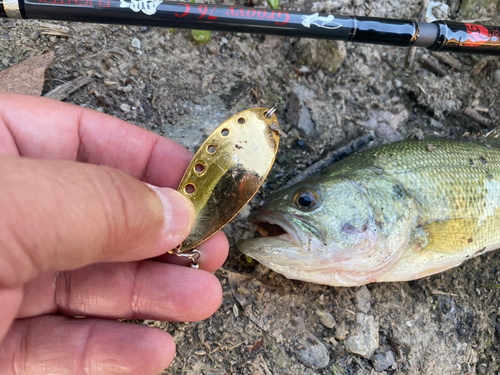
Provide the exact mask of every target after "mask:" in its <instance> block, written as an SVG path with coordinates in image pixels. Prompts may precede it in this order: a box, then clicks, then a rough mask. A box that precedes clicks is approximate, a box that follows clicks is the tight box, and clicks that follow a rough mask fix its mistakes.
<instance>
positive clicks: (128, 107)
mask: <svg viewBox="0 0 500 375" xmlns="http://www.w3.org/2000/svg"><path fill="white" fill-rule="evenodd" d="M120 109H121V110H122V111H123V112H125V113H129V112H130V106H129V105H128V104H126V103H122V104H120Z"/></svg>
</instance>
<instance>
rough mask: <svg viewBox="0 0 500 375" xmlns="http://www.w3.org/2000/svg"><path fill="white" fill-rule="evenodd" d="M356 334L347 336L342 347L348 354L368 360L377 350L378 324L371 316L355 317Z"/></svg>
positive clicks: (359, 314)
mask: <svg viewBox="0 0 500 375" xmlns="http://www.w3.org/2000/svg"><path fill="white" fill-rule="evenodd" d="M355 329H356V333H355V334H353V335H351V336H349V337H348V338H347V339H346V340H345V341H344V345H345V348H346V350H347V351H348V352H351V353H354V354H357V355H360V356H362V357H365V358H370V357H371V356H372V355H373V353H374V352H375V350H377V349H378V323H376V322H375V319H374V318H373V316H371V315H365V314H363V313H358V314H357V315H356V328H355Z"/></svg>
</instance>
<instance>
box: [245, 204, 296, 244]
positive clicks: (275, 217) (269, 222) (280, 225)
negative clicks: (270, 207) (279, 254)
mask: <svg viewBox="0 0 500 375" xmlns="http://www.w3.org/2000/svg"><path fill="white" fill-rule="evenodd" d="M248 221H250V222H251V223H253V224H255V225H256V226H257V231H258V232H259V234H260V235H261V236H262V237H266V238H269V237H273V238H274V239H276V240H280V242H283V244H287V246H293V247H299V248H300V247H302V246H301V242H300V238H299V236H298V234H297V231H296V230H295V228H294V227H293V226H292V225H291V223H290V222H289V221H288V220H287V219H286V218H285V217H284V216H283V215H280V214H278V213H276V212H271V211H267V210H265V209H263V208H257V209H255V210H254V211H253V212H252V213H251V214H250V216H248Z"/></svg>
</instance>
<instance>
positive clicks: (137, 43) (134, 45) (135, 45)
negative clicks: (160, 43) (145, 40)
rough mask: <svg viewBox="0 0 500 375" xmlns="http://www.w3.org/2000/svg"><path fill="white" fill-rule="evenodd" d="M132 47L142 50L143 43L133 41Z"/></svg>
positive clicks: (135, 39)
mask: <svg viewBox="0 0 500 375" xmlns="http://www.w3.org/2000/svg"><path fill="white" fill-rule="evenodd" d="M132 47H134V48H137V49H139V48H141V41H140V40H139V39H137V38H134V39H132Z"/></svg>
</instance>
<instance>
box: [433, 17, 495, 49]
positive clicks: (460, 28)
mask: <svg viewBox="0 0 500 375" xmlns="http://www.w3.org/2000/svg"><path fill="white" fill-rule="evenodd" d="M433 24H435V25H437V26H438V37H437V39H436V42H435V43H434V44H433V45H432V46H430V47H428V49H430V50H431V51H441V52H467V53H478V54H488V55H500V27H498V26H483V25H478V24H474V23H459V22H449V21H434V22H433Z"/></svg>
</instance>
